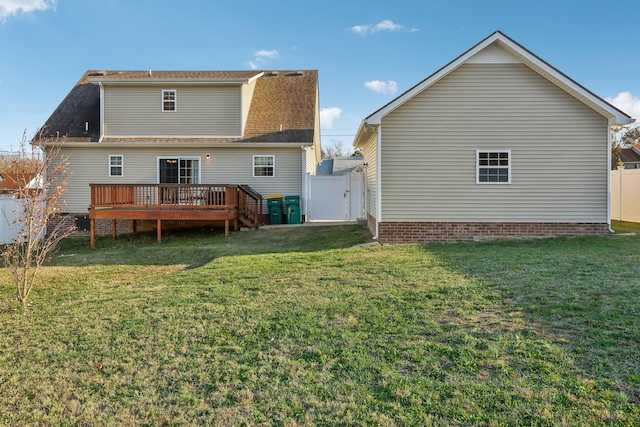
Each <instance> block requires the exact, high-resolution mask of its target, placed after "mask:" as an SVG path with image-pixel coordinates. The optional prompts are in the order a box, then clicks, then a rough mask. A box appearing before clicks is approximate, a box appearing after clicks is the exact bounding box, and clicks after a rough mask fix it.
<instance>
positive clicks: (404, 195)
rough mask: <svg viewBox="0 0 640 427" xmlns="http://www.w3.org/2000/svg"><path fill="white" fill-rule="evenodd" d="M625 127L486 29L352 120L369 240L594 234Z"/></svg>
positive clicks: (605, 217)
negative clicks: (615, 145)
mask: <svg viewBox="0 0 640 427" xmlns="http://www.w3.org/2000/svg"><path fill="white" fill-rule="evenodd" d="M631 121H632V119H631V118H630V117H629V116H628V115H627V114H625V113H624V112H622V111H620V110H618V109H616V108H615V107H613V106H612V105H610V104H608V103H607V102H605V101H604V100H603V99H601V98H599V97H598V96H596V95H595V94H593V93H592V92H590V91H589V90H587V89H586V88H584V87H582V86H581V85H579V84H578V83H576V82H575V81H573V80H572V79H570V78H569V77H567V76H566V75H564V74H563V73H561V72H560V71H558V70H557V69H555V68H554V67H552V66H551V65H549V64H548V63H546V62H544V61H543V60H542V59H540V58H539V57H537V56H536V55H534V54H533V53H531V52H530V51H528V50H527V49H525V48H524V47H522V46H521V45H519V44H518V43H516V42H515V41H514V40H512V39H510V38H509V37H507V36H506V35H504V34H502V33H501V32H496V33H494V34H492V35H491V36H489V37H488V38H486V39H485V40H483V41H481V42H480V43H479V44H477V45H476V46H474V47H473V48H471V49H470V50H468V51H467V52H465V53H464V54H463V55H461V56H460V57H458V58H457V59H455V60H454V61H452V62H451V63H449V64H448V65H446V66H445V67H443V68H442V69H440V70H439V71H437V72H436V73H434V74H433V75H431V76H430V77H428V78H427V79H425V80H423V81H422V82H420V83H418V84H417V85H416V86H414V87H413V88H411V89H410V90H408V91H407V92H405V93H403V94H402V95H400V96H399V97H398V98H396V99H395V100H393V101H392V102H390V103H389V104H387V105H385V106H383V107H382V108H380V109H379V110H377V111H375V112H374V113H372V114H371V115H369V116H368V117H367V118H365V119H364V120H363V121H362V124H361V126H360V128H359V130H358V133H357V135H356V137H355V140H354V145H355V146H356V147H360V148H362V149H364V153H365V163H366V165H367V166H366V175H367V201H366V211H367V218H368V224H369V228H370V230H371V232H372V233H373V234H374V235H375V236H376V237H377V238H378V239H379V241H380V242H390V243H394V242H430V241H465V240H474V239H484V238H502V237H509V238H514V237H515V238H519V237H543V236H556V235H597V234H604V233H607V232H608V230H609V225H610V213H609V212H610V209H609V203H610V202H609V192H608V188H609V169H610V161H611V160H610V150H609V147H610V139H609V138H610V132H609V129H610V126H612V125H614V124H628V123H630V122H631Z"/></svg>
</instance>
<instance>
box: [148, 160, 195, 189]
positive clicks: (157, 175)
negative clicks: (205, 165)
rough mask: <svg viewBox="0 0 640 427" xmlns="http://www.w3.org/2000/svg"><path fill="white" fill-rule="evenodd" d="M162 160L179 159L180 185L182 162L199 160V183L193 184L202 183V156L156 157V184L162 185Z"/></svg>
mask: <svg viewBox="0 0 640 427" xmlns="http://www.w3.org/2000/svg"><path fill="white" fill-rule="evenodd" d="M162 159H177V160H178V182H177V183H178V184H179V183H180V160H197V161H198V182H193V183H192V184H201V183H202V157H201V156H158V157H156V182H157V183H158V184H160V160H162Z"/></svg>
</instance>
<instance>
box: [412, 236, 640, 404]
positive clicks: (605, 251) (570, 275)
mask: <svg viewBox="0 0 640 427" xmlns="http://www.w3.org/2000/svg"><path fill="white" fill-rule="evenodd" d="M620 239H625V240H624V242H621V240H620ZM424 250H425V251H428V252H429V253H430V254H433V255H436V256H437V257H438V258H439V259H440V260H441V262H442V263H443V264H444V265H446V266H448V268H450V269H452V270H453V271H455V272H457V273H459V274H461V275H462V276H464V277H468V278H470V279H472V281H473V282H475V283H478V284H479V285H480V286H481V287H482V288H483V290H484V291H487V292H489V293H494V294H495V295H496V297H497V298H499V299H500V301H499V303H498V305H497V307H499V310H501V313H499V314H497V315H496V317H500V316H506V317H509V316H512V315H514V314H515V316H516V317H518V316H522V320H524V325H522V324H521V325H520V326H518V329H519V330H521V329H522V328H523V327H526V329H527V331H528V333H533V334H535V335H536V337H537V338H539V339H542V340H547V341H549V342H551V343H552V344H554V345H559V346H560V347H561V348H564V349H565V350H566V351H567V352H568V354H569V356H570V357H571V358H572V359H573V360H574V361H575V367H576V369H579V370H581V371H582V372H583V373H584V374H585V376H586V377H587V378H590V379H593V380H597V381H602V382H605V383H611V384H613V385H614V386H615V387H616V388H617V389H618V390H620V391H621V392H623V393H624V394H625V395H626V396H627V398H628V401H629V402H631V403H633V404H636V405H637V404H639V403H640V376H639V375H638V373H639V372H640V352H639V351H638V349H639V348H640V327H639V324H638V321H637V314H638V312H640V237H631V236H630V237H618V236H607V237H593V238H556V239H548V240H539V241H527V242H500V243H495V242H494V243H482V244H461V245H444V246H425V247H424ZM479 321H480V322H481V321H482V320H479ZM506 322H510V320H506ZM489 329H491V328H489Z"/></svg>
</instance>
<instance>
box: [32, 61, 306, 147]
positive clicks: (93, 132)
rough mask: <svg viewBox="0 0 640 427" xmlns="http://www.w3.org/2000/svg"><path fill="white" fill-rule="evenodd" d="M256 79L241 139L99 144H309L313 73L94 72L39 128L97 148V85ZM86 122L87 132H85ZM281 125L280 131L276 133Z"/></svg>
mask: <svg viewBox="0 0 640 427" xmlns="http://www.w3.org/2000/svg"><path fill="white" fill-rule="evenodd" d="M252 79H257V81H256V86H255V90H254V93H253V98H252V100H251V106H250V109H249V114H248V117H247V122H246V125H245V133H244V135H243V136H242V137H241V138H127V139H122V138H118V139H114V138H109V137H108V136H105V137H104V138H103V140H102V141H103V142H139V143H145V142H146V143H157V142H176V143H191V142H196V143H198V142H217V143H231V142H266V143H308V144H312V143H313V142H314V135H315V132H314V128H315V123H316V114H317V111H316V104H317V102H316V100H317V95H318V94H317V90H318V89H317V88H318V72H317V70H305V71H267V72H265V71H152V72H151V71H97V70H89V71H87V72H86V73H85V74H84V75H83V76H82V78H80V80H79V81H78V83H76V85H75V86H74V88H73V89H72V90H71V91H70V92H69V94H68V95H67V96H66V97H65V99H64V100H63V101H62V102H61V103H60V105H59V106H58V108H56V110H55V111H54V112H53V114H52V115H51V116H50V117H49V119H48V120H47V121H46V122H45V124H44V126H43V127H42V130H43V135H42V136H44V137H50V136H55V135H56V133H58V134H59V135H60V136H64V137H65V141H66V142H71V143H73V142H96V141H98V140H99V138H100V86H99V85H105V86H107V85H129V84H131V85H152V84H166V83H169V82H171V83H172V84H190V83H200V84H234V85H240V84H243V83H248V82H249V81H250V80H252ZM87 122H88V124H89V126H88V128H89V131H88V132H86V123H87ZM280 125H282V131H281V130H280Z"/></svg>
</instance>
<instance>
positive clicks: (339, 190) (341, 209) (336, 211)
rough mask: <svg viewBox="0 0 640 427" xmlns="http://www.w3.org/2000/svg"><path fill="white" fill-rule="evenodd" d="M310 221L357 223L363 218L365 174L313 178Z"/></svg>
mask: <svg viewBox="0 0 640 427" xmlns="http://www.w3.org/2000/svg"><path fill="white" fill-rule="evenodd" d="M308 194H309V210H308V215H309V220H311V221H354V220H357V219H359V218H362V217H363V200H364V178H363V175H362V174H361V173H355V174H348V175H317V176H310V177H309V192H308Z"/></svg>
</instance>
